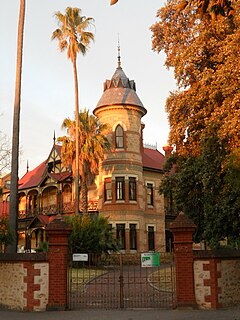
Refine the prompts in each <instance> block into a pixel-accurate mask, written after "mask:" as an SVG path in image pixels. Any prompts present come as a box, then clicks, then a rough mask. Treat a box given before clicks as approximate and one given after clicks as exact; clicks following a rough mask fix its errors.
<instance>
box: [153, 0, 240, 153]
mask: <svg viewBox="0 0 240 320" xmlns="http://www.w3.org/2000/svg"><path fill="white" fill-rule="evenodd" d="M178 5H179V1H178V0H170V1H168V2H167V4H166V6H165V7H163V8H161V9H160V10H159V11H158V18H159V21H158V22H157V23H155V24H154V25H153V26H152V27H151V29H152V32H153V38H152V40H153V49H154V50H155V51H157V52H160V51H164V52H165V53H166V62H165V64H166V66H167V67H168V68H170V67H173V68H174V74H175V78H176V81H177V84H178V90H177V91H175V92H172V93H171V94H170V96H169V98H168V99H167V102H166V111H167V113H168V117H169V123H170V136H169V142H170V144H173V145H175V146H176V147H177V148H178V153H180V154H184V153H186V154H198V153H199V148H200V141H201V139H204V137H205V136H206V135H209V130H211V131H212V130H214V131H215V132H216V135H217V137H218V138H219V139H220V140H221V141H223V142H224V145H225V146H226V147H227V148H228V149H229V150H230V151H232V150H234V149H235V148H237V147H239V145H240V140H239V139H240V108H239V106H240V90H239V88H240V68H239V56H240V4H239V3H236V5H235V11H236V12H235V15H234V17H233V18H228V17H222V18H218V21H217V23H216V24H215V28H214V29H213V28H212V26H211V19H210V17H209V15H207V14H206V15H204V17H203V18H202V19H201V17H200V16H199V15H198V13H197V8H196V9H194V7H192V6H191V7H186V8H185V9H184V10H183V11H179V10H178Z"/></svg>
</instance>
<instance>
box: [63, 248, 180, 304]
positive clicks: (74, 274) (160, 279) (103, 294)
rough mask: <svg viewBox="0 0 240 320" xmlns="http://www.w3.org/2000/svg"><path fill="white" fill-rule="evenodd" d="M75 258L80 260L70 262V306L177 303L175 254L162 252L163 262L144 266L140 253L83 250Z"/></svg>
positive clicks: (161, 258) (161, 260) (161, 259)
mask: <svg viewBox="0 0 240 320" xmlns="http://www.w3.org/2000/svg"><path fill="white" fill-rule="evenodd" d="M74 260H80V261H73V260H72V259H71V261H70V263H69V271H68V307H69V309H86V308H88V309H93V308H99V309H120V308H174V307H175V300H176V299H175V268H174V262H173V255H170V254H167V253H161V254H160V265H159V266H144V265H143V262H142V255H141V254H139V253H138V254H122V253H120V254H111V255H106V256H101V257H100V256H96V255H94V254H87V255H84V254H82V255H79V256H77V257H76V255H75V259H74ZM82 260H83V261H82ZM145 260H146V259H145Z"/></svg>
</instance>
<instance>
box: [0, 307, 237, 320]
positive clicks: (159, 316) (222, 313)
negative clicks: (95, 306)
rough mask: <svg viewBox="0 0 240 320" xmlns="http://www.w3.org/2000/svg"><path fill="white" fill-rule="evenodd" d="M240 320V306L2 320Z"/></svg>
mask: <svg viewBox="0 0 240 320" xmlns="http://www.w3.org/2000/svg"><path fill="white" fill-rule="evenodd" d="M190 319H191V320H240V307H239V308H233V309H220V310H209V311H205V310H186V309H184V310H162V309H161V310H157V309H148V310H146V309H144V310H141V309H138V310H123V311H121V310H82V311H48V312H15V311H1V310H0V320H190Z"/></svg>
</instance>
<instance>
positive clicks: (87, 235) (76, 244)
mask: <svg viewBox="0 0 240 320" xmlns="http://www.w3.org/2000/svg"><path fill="white" fill-rule="evenodd" d="M67 221H68V222H69V223H70V224H71V226H72V232H71V234H70V237H69V245H70V248H71V250H72V252H74V253H97V254H101V253H108V252H109V250H110V251H117V245H116V240H115V239H114V237H113V232H112V229H111V226H110V225H109V223H108V219H107V218H104V217H102V216H96V217H94V218H92V219H91V218H90V216H74V217H73V216H72V217H69V218H68V220H67Z"/></svg>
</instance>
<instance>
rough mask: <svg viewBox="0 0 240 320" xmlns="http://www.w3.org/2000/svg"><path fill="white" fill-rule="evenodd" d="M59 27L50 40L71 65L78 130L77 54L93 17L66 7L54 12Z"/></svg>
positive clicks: (84, 47)
mask: <svg viewBox="0 0 240 320" xmlns="http://www.w3.org/2000/svg"><path fill="white" fill-rule="evenodd" d="M55 17H56V19H57V22H58V25H59V28H58V29H56V30H55V31H54V32H53V33H52V40H54V39H57V40H58V43H59V49H60V51H65V50H67V57H68V59H70V60H71V62H72V65H73V74H74V85H75V120H76V121H75V126H76V129H75V132H78V131H79V130H78V129H79V118H78V115H79V89H78V75H77V55H78V54H79V53H81V54H82V55H85V54H86V52H87V49H88V47H89V44H90V42H91V41H92V40H94V35H93V33H92V32H89V31H86V30H88V29H89V28H90V27H91V26H92V24H93V21H94V20H93V18H89V17H88V18H86V17H85V16H82V15H81V9H79V8H71V7H67V8H66V10H65V15H64V14H62V13H61V12H59V11H58V12H57V13H56V14H55ZM78 139H79V136H78V135H76V155H77V156H76V158H77V159H78V157H79V141H78ZM78 206H79V163H78V161H76V176H75V214H77V213H78V211H79V208H78Z"/></svg>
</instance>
